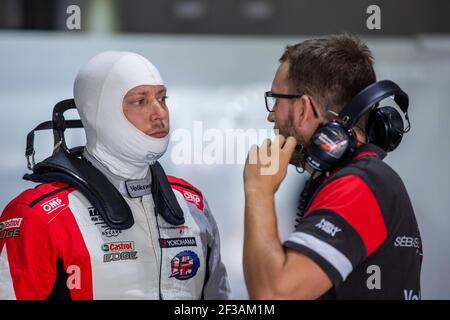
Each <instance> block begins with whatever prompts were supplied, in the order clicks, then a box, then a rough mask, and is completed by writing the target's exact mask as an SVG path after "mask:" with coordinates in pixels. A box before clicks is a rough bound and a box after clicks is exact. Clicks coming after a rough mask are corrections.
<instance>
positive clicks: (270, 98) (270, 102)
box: [264, 91, 303, 112]
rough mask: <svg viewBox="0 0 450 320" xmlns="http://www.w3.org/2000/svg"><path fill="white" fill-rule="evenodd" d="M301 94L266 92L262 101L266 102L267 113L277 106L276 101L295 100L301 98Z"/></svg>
mask: <svg viewBox="0 0 450 320" xmlns="http://www.w3.org/2000/svg"><path fill="white" fill-rule="evenodd" d="M302 96H303V94H301V95H298V94H283V93H274V92H272V91H266V92H265V93H264V99H265V101H266V109H267V111H269V112H272V111H273V108H274V107H275V105H276V104H277V99H297V98H301V97H302Z"/></svg>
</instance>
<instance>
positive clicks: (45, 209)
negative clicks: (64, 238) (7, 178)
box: [4, 182, 75, 221]
mask: <svg viewBox="0 0 450 320" xmlns="http://www.w3.org/2000/svg"><path fill="white" fill-rule="evenodd" d="M74 190H75V188H73V187H71V186H69V185H68V184H67V183H62V182H51V183H44V184H41V185H38V186H36V187H35V188H32V189H27V190H25V191H24V192H22V193H21V194H20V195H19V196H17V197H16V198H14V199H13V200H12V201H11V202H10V203H9V204H8V205H7V206H6V208H5V210H4V212H7V211H9V209H11V208H13V207H14V206H16V205H17V204H22V205H25V206H27V207H29V208H30V209H32V211H30V212H33V214H36V213H38V214H40V216H41V217H43V218H44V221H49V220H51V219H52V218H53V217H54V216H55V215H56V214H57V213H59V212H60V211H61V210H63V209H65V208H66V207H68V205H69V199H68V195H69V193H70V192H72V191H74Z"/></svg>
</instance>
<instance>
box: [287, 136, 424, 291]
mask: <svg viewBox="0 0 450 320" xmlns="http://www.w3.org/2000/svg"><path fill="white" fill-rule="evenodd" d="M385 156H386V153H385V152H384V151H383V150H382V149H380V148H378V147H377V146H375V145H372V144H367V145H364V146H363V147H361V148H359V149H358V150H357V151H356V152H355V154H354V155H353V159H352V161H351V162H350V163H348V164H347V165H345V166H344V167H342V168H337V169H335V170H334V172H332V173H331V174H330V175H329V177H325V176H324V177H319V178H317V179H318V180H317V179H314V180H316V181H314V183H313V184H309V187H310V188H311V185H312V186H313V190H309V191H310V194H311V197H310V199H308V202H307V205H306V207H305V212H304V215H303V217H301V218H300V220H299V221H298V222H299V223H298V225H297V226H296V229H295V232H293V233H292V234H291V235H290V237H289V238H288V240H287V241H286V242H285V243H284V246H285V247H289V248H293V249H295V250H297V251H299V252H301V253H302V254H304V255H306V256H308V257H309V258H311V259H312V260H313V261H315V262H316V263H317V264H318V265H319V266H320V267H321V268H322V269H323V270H324V272H325V273H326V274H327V275H328V276H329V277H330V279H331V281H332V282H333V284H334V286H333V287H332V289H331V290H330V291H329V292H327V293H326V294H325V295H324V296H322V297H321V298H324V299H406V300H415V299H420V270H421V264H422V245H421V243H422V242H421V238H420V233H419V229H418V226H417V222H416V218H415V215H414V210H413V208H412V205H411V201H410V199H409V196H408V193H407V191H406V188H405V186H404V185H403V182H402V180H401V179H400V177H399V176H398V175H397V173H396V172H395V171H394V170H393V169H392V168H391V167H389V166H388V165H387V164H386V163H384V162H383V161H382V159H383V158H384V157H385ZM314 185H315V186H314Z"/></svg>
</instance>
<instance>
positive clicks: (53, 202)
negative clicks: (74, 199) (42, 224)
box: [41, 197, 66, 214]
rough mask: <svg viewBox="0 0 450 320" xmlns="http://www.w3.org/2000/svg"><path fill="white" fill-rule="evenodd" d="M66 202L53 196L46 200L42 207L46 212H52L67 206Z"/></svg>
mask: <svg viewBox="0 0 450 320" xmlns="http://www.w3.org/2000/svg"><path fill="white" fill-rule="evenodd" d="M65 206H66V204H65V203H64V202H63V201H62V200H61V199H60V198H58V197H55V198H52V199H50V200H48V201H45V202H44V203H43V204H41V208H42V209H43V210H44V211H45V213H47V214H50V213H52V212H53V211H55V210H57V209H59V208H62V207H65Z"/></svg>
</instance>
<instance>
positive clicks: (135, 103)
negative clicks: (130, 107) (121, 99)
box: [133, 99, 145, 106]
mask: <svg viewBox="0 0 450 320" xmlns="http://www.w3.org/2000/svg"><path fill="white" fill-rule="evenodd" d="M133 104H134V105H136V106H143V105H145V99H139V100H136V101H135V102H133Z"/></svg>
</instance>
